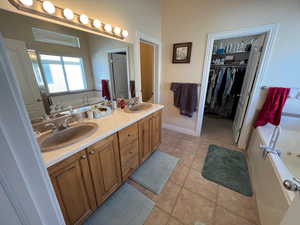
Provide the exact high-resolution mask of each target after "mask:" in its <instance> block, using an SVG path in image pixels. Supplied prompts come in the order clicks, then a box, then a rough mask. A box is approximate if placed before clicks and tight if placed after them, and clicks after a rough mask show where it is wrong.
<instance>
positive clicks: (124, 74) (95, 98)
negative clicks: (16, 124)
mask: <svg viewBox="0 0 300 225" xmlns="http://www.w3.org/2000/svg"><path fill="white" fill-rule="evenodd" d="M8 21H9V22H8ZM0 32H1V34H2V36H3V38H4V41H5V45H6V47H7V50H8V55H9V57H10V60H11V62H12V66H13V69H14V71H15V74H16V76H17V80H18V82H19V85H20V89H21V92H22V95H23V98H24V102H25V105H26V107H27V110H28V113H29V116H30V119H31V120H36V119H39V118H41V117H44V116H45V115H50V114H51V113H52V112H56V111H59V110H64V109H65V108H68V107H73V108H76V107H80V106H84V105H90V104H95V103H97V102H101V101H104V100H105V99H106V100H111V99H116V98H125V99H128V98H131V97H134V96H135V76H134V69H133V68H134V61H133V46H132V45H131V44H128V43H126V42H122V41H118V40H115V39H111V38H106V37H103V36H99V35H95V34H91V33H88V32H83V31H80V30H77V29H72V28H69V27H65V26H61V25H57V24H54V23H50V22H46V21H42V20H38V19H35V18H31V17H27V16H23V15H19V14H15V13H12V12H8V11H4V10H0Z"/></svg>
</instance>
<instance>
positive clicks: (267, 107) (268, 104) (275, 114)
mask: <svg viewBox="0 0 300 225" xmlns="http://www.w3.org/2000/svg"><path fill="white" fill-rule="evenodd" d="M289 93H290V88H279V87H274V88H269V91H268V95H267V98H266V101H265V103H264V105H263V107H262V109H261V111H260V113H259V115H258V118H257V120H256V122H255V125H254V127H255V128H256V127H258V126H264V125H266V124H267V123H272V124H273V125H275V126H278V125H279V124H280V120H281V113H282V109H283V107H284V104H285V102H286V99H287V98H288V96H289Z"/></svg>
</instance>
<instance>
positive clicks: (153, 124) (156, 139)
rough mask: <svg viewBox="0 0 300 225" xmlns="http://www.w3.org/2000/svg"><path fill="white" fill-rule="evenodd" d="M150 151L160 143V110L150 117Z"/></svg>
mask: <svg viewBox="0 0 300 225" xmlns="http://www.w3.org/2000/svg"><path fill="white" fill-rule="evenodd" d="M150 137H151V151H152V152H154V151H155V150H156V149H157V148H158V147H159V145H160V143H161V111H158V112H155V113H153V114H152V115H151V117H150Z"/></svg>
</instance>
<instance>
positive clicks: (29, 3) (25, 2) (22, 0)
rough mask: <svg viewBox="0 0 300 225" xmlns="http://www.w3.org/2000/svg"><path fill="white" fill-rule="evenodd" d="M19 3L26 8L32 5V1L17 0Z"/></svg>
mask: <svg viewBox="0 0 300 225" xmlns="http://www.w3.org/2000/svg"><path fill="white" fill-rule="evenodd" d="M19 2H21V3H22V4H23V5H25V6H28V7H29V6H32V5H33V0H19Z"/></svg>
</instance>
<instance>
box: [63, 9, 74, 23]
mask: <svg viewBox="0 0 300 225" xmlns="http://www.w3.org/2000/svg"><path fill="white" fill-rule="evenodd" d="M63 14H64V17H65V18H66V19H68V20H72V19H73V18H74V13H73V11H72V10H71V9H68V8H66V9H64V12H63Z"/></svg>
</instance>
